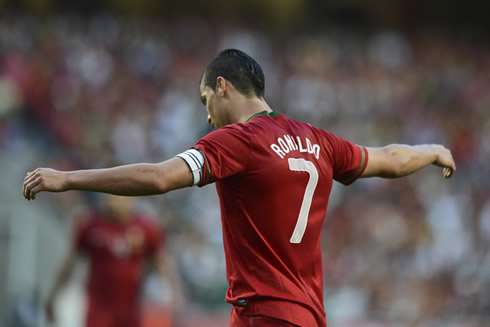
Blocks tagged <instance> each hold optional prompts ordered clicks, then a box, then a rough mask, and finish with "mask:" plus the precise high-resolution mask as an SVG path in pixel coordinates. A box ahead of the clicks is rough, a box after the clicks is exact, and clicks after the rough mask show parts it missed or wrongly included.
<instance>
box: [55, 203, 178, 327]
mask: <svg viewBox="0 0 490 327" xmlns="http://www.w3.org/2000/svg"><path fill="white" fill-rule="evenodd" d="M131 205H132V200H131V198H128V197H120V196H114V195H107V196H106V205H105V209H104V210H97V211H93V212H89V213H88V214H86V215H85V216H84V217H81V218H82V219H81V221H80V222H79V223H78V225H77V227H76V230H75V235H74V239H73V244H72V246H71V248H70V250H69V251H68V253H67V255H66V257H65V259H64V261H63V263H62V265H61V269H60V271H59V272H58V274H57V276H56V279H55V282H54V286H53V288H52V290H51V292H50V294H49V296H48V301H47V304H46V317H47V319H48V321H49V322H50V323H54V322H56V310H55V304H56V301H57V299H58V295H59V293H60V291H61V290H62V289H63V287H64V286H65V285H66V282H67V281H68V279H69V277H70V275H71V274H72V272H73V269H74V267H75V263H76V261H77V258H78V257H79V256H86V257H88V259H89V272H88V281H87V284H86V293H87V294H86V295H87V314H86V326H87V327H140V326H142V316H141V306H140V305H141V302H140V295H141V294H140V291H141V286H142V282H143V279H144V274H145V267H146V263H153V264H154V265H155V268H156V271H157V272H158V273H159V275H160V277H161V278H166V279H167V280H168V281H169V282H170V284H171V285H172V286H173V290H172V291H173V296H174V301H173V306H174V308H175V309H176V308H177V307H176V306H177V305H178V304H179V303H180V302H181V293H180V291H181V290H180V281H179V278H178V274H177V273H176V271H175V269H174V267H173V263H172V261H171V258H170V257H169V255H168V254H167V252H166V251H165V250H164V248H163V247H162V233H161V231H160V227H159V226H158V225H157V224H156V222H154V221H153V220H152V219H150V218H149V217H144V216H143V215H140V214H137V213H135V212H134V211H133V210H132V206H131Z"/></svg>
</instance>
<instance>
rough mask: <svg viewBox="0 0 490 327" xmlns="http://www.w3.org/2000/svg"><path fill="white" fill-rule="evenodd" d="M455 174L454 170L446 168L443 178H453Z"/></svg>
mask: <svg viewBox="0 0 490 327" xmlns="http://www.w3.org/2000/svg"><path fill="white" fill-rule="evenodd" d="M453 174H454V169H453V168H451V167H445V168H444V169H442V176H444V178H451V176H453Z"/></svg>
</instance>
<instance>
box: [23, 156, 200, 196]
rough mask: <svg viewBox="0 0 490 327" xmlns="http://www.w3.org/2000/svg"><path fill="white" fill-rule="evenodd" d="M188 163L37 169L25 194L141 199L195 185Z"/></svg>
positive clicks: (27, 182)
mask: <svg viewBox="0 0 490 327" xmlns="http://www.w3.org/2000/svg"><path fill="white" fill-rule="evenodd" d="M193 181H194V178H193V174H192V172H191V170H190V169H189V166H188V164H187V163H186V162H185V161H184V160H183V159H181V158H179V157H174V158H172V159H169V160H166V161H164V162H161V163H157V164H148V163H140V164H133V165H126V166H119V167H114V168H106V169H90V170H77V171H66V172H63V171H58V170H55V169H50V168H37V169H36V170H34V171H32V172H29V173H27V176H26V178H25V180H24V187H23V194H24V197H25V198H26V199H27V200H33V199H35V197H36V194H37V193H39V192H44V191H47V192H64V191H69V190H79V191H91V192H103V193H110V194H116V195H127V196H138V195H153V194H163V193H166V192H168V191H171V190H174V189H178V188H183V187H186V186H192V185H193Z"/></svg>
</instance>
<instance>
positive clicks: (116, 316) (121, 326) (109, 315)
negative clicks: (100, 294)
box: [85, 302, 142, 327]
mask: <svg viewBox="0 0 490 327" xmlns="http://www.w3.org/2000/svg"><path fill="white" fill-rule="evenodd" d="M141 320H142V319H141V313H140V311H139V309H137V308H135V309H133V310H131V311H120V310H118V311H114V310H102V309H101V307H99V306H98V305H97V304H94V303H93V302H91V303H89V307H88V311H87V316H86V321H85V326H86V327H141V326H142V324H141Z"/></svg>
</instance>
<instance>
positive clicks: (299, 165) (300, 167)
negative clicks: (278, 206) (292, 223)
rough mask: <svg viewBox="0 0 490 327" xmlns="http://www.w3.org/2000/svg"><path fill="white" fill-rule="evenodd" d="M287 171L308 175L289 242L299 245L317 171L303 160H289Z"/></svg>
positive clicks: (305, 223)
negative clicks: (302, 172) (301, 172)
mask: <svg viewBox="0 0 490 327" xmlns="http://www.w3.org/2000/svg"><path fill="white" fill-rule="evenodd" d="M288 162H289V169H290V170H292V171H305V172H307V173H308V174H309V175H310V178H309V179H308V184H306V190H305V194H304V196H303V202H302V203H301V209H300V210H299V215H298V221H297V222H296V227H294V231H293V235H291V239H290V240H289V242H291V243H296V244H297V243H301V240H302V239H303V235H304V234H305V230H306V225H307V223H308V214H309V213H310V207H311V201H312V200H313V194H314V193H315V189H316V185H317V183H318V170H317V169H316V167H315V165H314V164H313V162H311V161H308V160H305V159H295V158H289V159H288Z"/></svg>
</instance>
